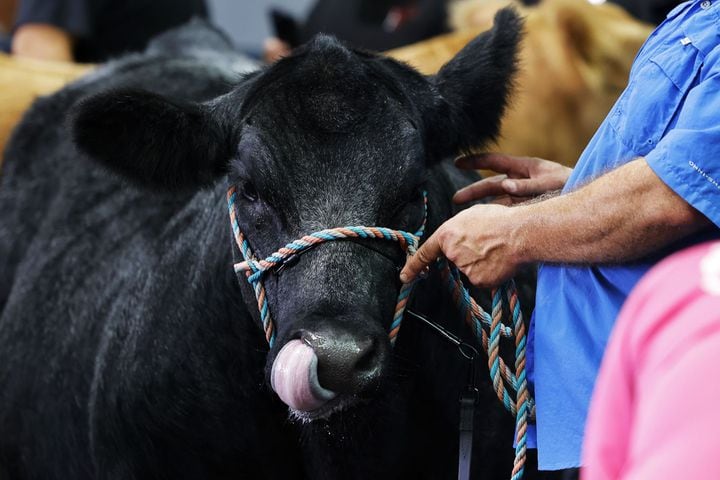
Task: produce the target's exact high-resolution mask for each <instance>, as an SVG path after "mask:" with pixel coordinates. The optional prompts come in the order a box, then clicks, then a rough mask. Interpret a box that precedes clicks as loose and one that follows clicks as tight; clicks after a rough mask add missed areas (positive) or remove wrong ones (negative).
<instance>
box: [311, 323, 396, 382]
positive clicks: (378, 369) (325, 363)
mask: <svg viewBox="0 0 720 480" xmlns="http://www.w3.org/2000/svg"><path fill="white" fill-rule="evenodd" d="M302 338H303V340H304V341H305V342H306V343H307V344H308V345H310V346H311V347H312V349H313V350H314V351H315V355H316V356H317V359H318V363H317V375H318V383H319V384H320V386H322V387H323V388H325V389H327V390H331V391H333V392H338V393H351V394H355V393H362V392H363V391H367V390H369V389H371V388H373V387H374V386H375V385H376V384H377V382H378V381H379V379H380V376H381V375H382V372H383V365H384V363H385V360H386V356H387V348H386V347H385V345H384V344H383V342H382V341H379V340H378V339H376V338H373V337H372V336H363V335H352V334H347V333H340V332H333V331H322V332H303V335H302Z"/></svg>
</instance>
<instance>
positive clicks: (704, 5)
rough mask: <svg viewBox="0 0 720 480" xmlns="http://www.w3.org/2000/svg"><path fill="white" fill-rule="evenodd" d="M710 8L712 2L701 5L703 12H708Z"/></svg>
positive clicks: (707, 1) (708, 1)
mask: <svg viewBox="0 0 720 480" xmlns="http://www.w3.org/2000/svg"><path fill="white" fill-rule="evenodd" d="M710 6H712V2H711V1H710V0H705V1H704V2H702V3H701V4H700V8H702V9H703V10H707V9H708V8H710Z"/></svg>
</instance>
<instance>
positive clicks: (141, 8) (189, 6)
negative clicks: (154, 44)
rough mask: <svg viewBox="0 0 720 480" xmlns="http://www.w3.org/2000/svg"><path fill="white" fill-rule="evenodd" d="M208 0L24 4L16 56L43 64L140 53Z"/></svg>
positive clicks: (201, 12)
mask: <svg viewBox="0 0 720 480" xmlns="http://www.w3.org/2000/svg"><path fill="white" fill-rule="evenodd" d="M195 16H198V17H203V18H205V17H207V7H206V5H205V0H125V1H121V0H20V5H19V6H18V11H17V18H16V20H15V29H14V32H13V36H12V46H11V51H12V53H13V54H14V55H18V56H23V57H31V58H37V59H43V60H59V61H76V62H103V61H106V60H107V59H109V58H110V57H114V56H118V55H121V54H123V53H127V52H133V51H140V50H142V49H144V48H145V46H146V45H147V43H148V41H149V40H150V38H152V37H153V36H155V35H157V34H159V33H161V32H163V31H165V30H168V29H170V28H172V27H175V26H178V25H181V24H183V23H185V22H187V21H188V20H190V19H191V18H193V17H195Z"/></svg>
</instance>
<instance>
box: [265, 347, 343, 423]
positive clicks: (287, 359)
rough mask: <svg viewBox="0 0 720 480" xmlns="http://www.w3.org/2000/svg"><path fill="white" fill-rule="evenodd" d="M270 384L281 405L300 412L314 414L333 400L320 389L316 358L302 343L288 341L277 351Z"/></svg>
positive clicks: (310, 349)
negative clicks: (284, 404) (313, 412)
mask: <svg viewBox="0 0 720 480" xmlns="http://www.w3.org/2000/svg"><path fill="white" fill-rule="evenodd" d="M270 383H271V384H272V388H273V390H275V393H277V394H278V396H279V397H280V399H281V400H282V401H283V402H285V403H286V404H287V405H288V406H289V407H290V408H292V409H294V410H300V411H303V412H311V411H313V410H317V409H318V408H320V407H322V406H323V405H324V404H325V403H326V402H327V401H328V400H331V399H333V398H334V397H335V393H334V392H331V391H330V390H326V389H324V388H322V387H321V386H320V383H319V382H318V377H317V356H316V355H315V352H314V351H313V349H312V348H311V347H310V346H309V345H307V344H305V342H303V341H302V340H290V341H289V342H288V343H286V344H285V346H284V347H283V348H282V349H281V350H280V352H279V353H278V356H277V358H275V362H274V363H273V367H272V374H271V375H270Z"/></svg>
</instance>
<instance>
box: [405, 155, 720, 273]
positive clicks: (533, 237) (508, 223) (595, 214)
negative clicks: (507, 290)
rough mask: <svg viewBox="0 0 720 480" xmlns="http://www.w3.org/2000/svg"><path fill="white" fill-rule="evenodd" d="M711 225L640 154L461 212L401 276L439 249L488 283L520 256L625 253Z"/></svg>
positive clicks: (564, 259) (580, 258)
mask: <svg viewBox="0 0 720 480" xmlns="http://www.w3.org/2000/svg"><path fill="white" fill-rule="evenodd" d="M708 225H710V221H709V220H708V219H707V218H706V217H705V216H703V215H702V214H701V213H699V212H698V211H696V210H695V209H694V208H692V207H691V206H690V205H689V204H688V203H687V202H685V200H683V199H682V198H681V197H680V196H678V195H677V194H676V193H675V192H673V191H672V190H671V189H670V188H669V187H668V186H667V185H665V184H664V183H663V181H662V180H661V179H660V178H658V176H657V175H656V174H655V173H654V172H653V171H652V169H651V168H650V167H649V166H648V164H647V163H646V162H645V160H644V159H638V160H634V161H632V162H630V163H627V164H625V165H623V166H622V167H619V168H618V169H616V170H614V171H611V172H609V173H607V174H605V175H603V176H602V177H600V178H598V179H596V180H594V181H592V182H590V183H588V184H587V185H585V186H584V187H582V188H580V189H578V190H576V191H574V192H572V193H569V194H565V195H560V196H557V197H553V198H550V199H547V200H544V201H540V202H536V203H530V204H523V205H520V206H517V207H512V208H510V207H503V206H499V205H478V206H475V207H472V208H470V209H468V210H464V211H463V212H460V213H459V214H458V215H456V216H455V217H453V218H452V219H450V220H448V221H447V222H446V223H444V224H443V225H442V226H441V227H440V228H438V230H437V231H436V232H435V233H434V234H433V235H432V236H431V237H430V238H428V240H427V241H426V242H425V243H424V244H423V246H422V247H421V248H420V249H419V250H418V252H417V254H416V255H414V256H413V257H411V258H409V259H408V262H407V264H406V265H405V268H404V269H403V271H402V272H401V279H402V280H403V281H405V282H407V281H410V280H412V279H413V278H415V276H416V275H417V274H418V273H419V272H420V271H421V270H422V269H423V268H424V267H425V266H426V265H428V264H429V263H431V262H432V261H433V260H434V259H435V258H437V257H439V256H441V255H444V256H446V257H447V258H448V259H449V260H450V261H451V262H453V263H454V264H455V265H457V266H458V268H460V270H461V271H462V272H463V273H464V274H465V275H467V277H468V279H469V280H470V281H471V282H472V283H473V284H475V285H477V286H480V287H491V286H496V285H498V284H500V283H502V282H503V281H505V280H507V279H508V278H510V277H511V276H512V275H513V274H514V273H515V271H516V270H517V268H518V267H519V266H520V265H522V264H525V263H534V262H553V263H615V262H622V261H628V260H632V259H635V258H638V257H641V256H643V255H645V254H648V253H651V252H653V251H655V250H657V249H659V248H662V247H663V246H665V245H668V244H670V243H672V242H673V241H675V240H678V239H680V238H682V237H684V236H687V235H689V234H691V233H693V232H696V231H698V230H700V229H702V228H704V227H706V226H708Z"/></svg>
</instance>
